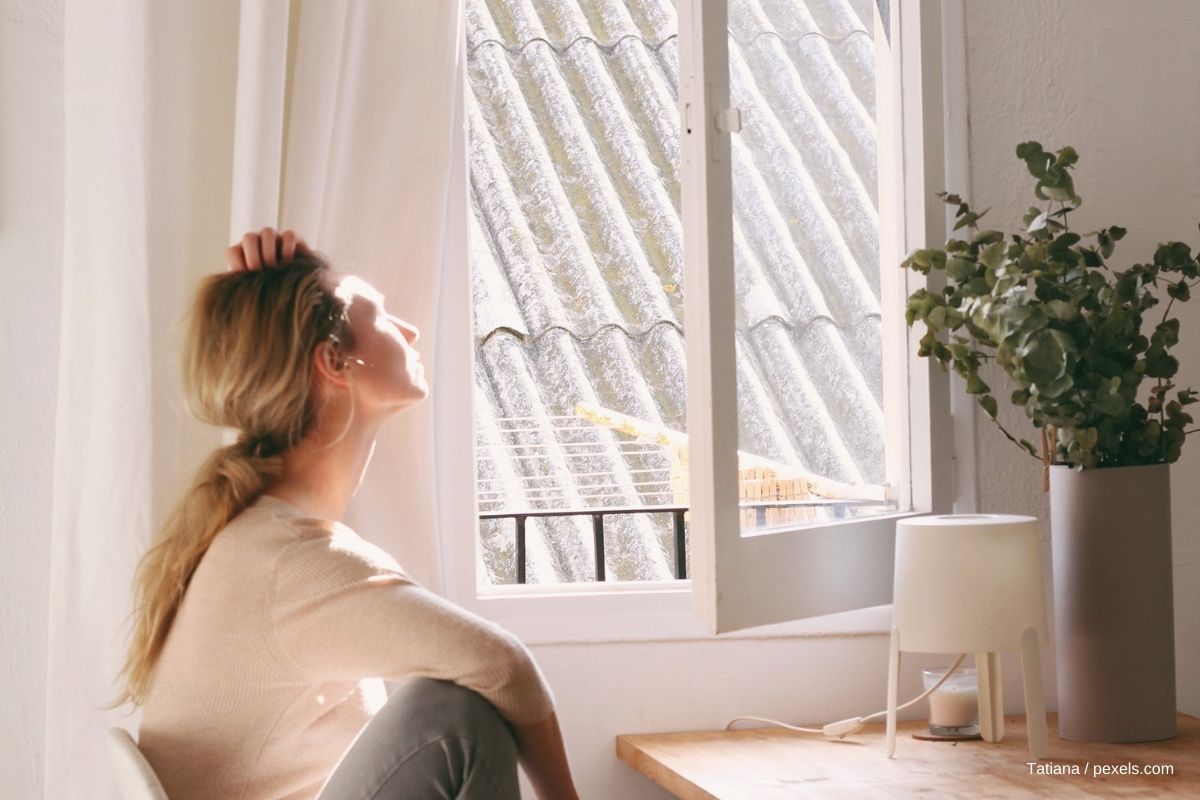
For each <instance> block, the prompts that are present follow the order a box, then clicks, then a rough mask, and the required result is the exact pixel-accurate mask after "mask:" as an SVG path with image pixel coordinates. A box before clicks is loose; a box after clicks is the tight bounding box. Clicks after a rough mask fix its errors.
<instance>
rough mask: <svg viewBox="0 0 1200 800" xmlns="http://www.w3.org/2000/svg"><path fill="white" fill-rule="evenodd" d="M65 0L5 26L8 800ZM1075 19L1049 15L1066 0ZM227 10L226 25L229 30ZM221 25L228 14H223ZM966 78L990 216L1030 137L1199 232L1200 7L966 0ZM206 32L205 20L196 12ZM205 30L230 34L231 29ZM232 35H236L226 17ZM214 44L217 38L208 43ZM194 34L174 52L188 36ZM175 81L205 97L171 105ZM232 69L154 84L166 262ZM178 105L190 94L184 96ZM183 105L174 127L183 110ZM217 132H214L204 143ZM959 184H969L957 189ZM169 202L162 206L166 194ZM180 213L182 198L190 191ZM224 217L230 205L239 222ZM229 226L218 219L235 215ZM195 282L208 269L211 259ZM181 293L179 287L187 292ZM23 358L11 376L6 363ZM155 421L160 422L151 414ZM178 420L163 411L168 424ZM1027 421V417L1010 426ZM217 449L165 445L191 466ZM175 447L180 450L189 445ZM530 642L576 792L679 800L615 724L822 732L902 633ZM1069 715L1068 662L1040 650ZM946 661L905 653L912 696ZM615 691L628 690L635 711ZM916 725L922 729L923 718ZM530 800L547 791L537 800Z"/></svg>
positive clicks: (1186, 652) (38, 700) (1181, 520)
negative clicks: (173, 174)
mask: <svg viewBox="0 0 1200 800" xmlns="http://www.w3.org/2000/svg"><path fill="white" fill-rule="evenodd" d="M61 8H62V0H45V2H41V3H33V2H24V3H22V2H10V3H7V4H5V6H4V10H3V13H2V14H0V59H3V60H2V61H0V81H3V84H2V86H0V92H2V94H0V120H2V125H3V127H2V129H0V148H2V149H0V153H2V158H3V161H2V162H0V174H2V175H3V176H4V177H3V187H2V190H0V191H2V194H0V203H2V205H0V264H3V270H4V272H3V277H4V278H5V280H6V283H7V285H9V286H15V287H16V295H17V299H16V301H15V302H11V303H9V304H8V312H7V313H6V314H4V315H2V316H0V333H2V335H0V364H3V365H4V366H5V370H4V372H3V376H4V377H3V381H0V419H2V420H4V424H3V437H4V438H3V452H4V454H5V455H6V456H7V458H5V459H4V460H3V461H2V462H0V464H3V466H0V480H2V482H0V486H3V492H2V493H0V519H3V520H4V526H3V528H2V529H0V534H2V535H3V541H2V544H3V548H4V558H0V642H3V643H4V650H5V654H4V659H3V661H2V662H0V663H3V668H4V672H3V674H2V675H0V678H2V679H3V680H4V685H5V686H8V687H19V691H6V692H5V693H3V694H2V695H0V720H3V733H2V734H0V736H2V737H3V739H2V741H0V796H2V797H5V798H9V797H11V798H33V797H38V796H40V795H41V794H42V786H43V777H44V776H43V768H42V753H43V751H44V734H43V729H44V713H45V704H44V689H45V679H44V664H45V657H46V639H45V622H46V587H47V583H48V578H47V576H48V563H47V560H48V555H49V547H48V544H49V542H48V538H47V537H48V532H49V528H50V489H51V479H52V470H53V465H52V463H51V459H50V456H51V453H52V452H53V422H54V402H53V401H54V397H55V389H56V366H55V365H56V361H57V337H58V328H57V315H58V308H59V302H60V276H61V272H60V263H61V246H60V237H61V224H62V219H61V216H62V195H61V181H62V152H61V147H62V117H61V108H62V94H61V91H62V39H61V31H62V28H61ZM1056 8H1057V9H1060V10H1057V11H1056V10H1054V9H1056ZM216 18H217V14H216V13H215V12H214V16H213V20H215V19H216ZM222 19H227V17H226V16H222ZM966 20H967V33H968V45H969V53H968V70H969V77H968V86H969V89H970V93H971V102H970V120H971V134H970V148H971V165H972V168H971V184H972V187H973V192H972V194H973V197H974V198H975V199H976V200H977V201H978V203H979V205H980V207H984V206H987V205H989V204H992V205H994V206H995V208H994V209H993V211H992V212H991V214H992V216H991V217H989V221H994V222H996V223H999V222H1000V221H1002V220H1015V219H1018V218H1019V215H1020V211H1021V210H1022V209H1023V208H1024V207H1025V205H1026V203H1025V202H1024V200H1021V201H1020V202H1018V201H1015V200H1013V198H1016V197H1020V198H1024V196H1025V192H1026V190H1027V184H1026V182H1025V179H1024V177H1023V176H1022V170H1023V166H1022V165H1021V164H1020V162H1018V161H1017V160H1016V158H1015V157H1014V156H1013V155H1012V152H1013V149H1014V148H1015V145H1016V144H1017V142H1019V141H1022V140H1025V139H1029V138H1037V139H1040V140H1041V141H1042V142H1043V144H1045V145H1046V146H1048V147H1055V146H1060V145H1062V144H1067V143H1070V144H1073V145H1075V146H1076V147H1077V148H1078V149H1079V151H1080V153H1081V155H1082V163H1081V165H1080V169H1079V171H1078V173H1077V175H1078V181H1077V182H1078V187H1079V191H1080V193H1081V194H1082V195H1083V197H1084V201H1085V203H1086V204H1087V205H1086V206H1085V209H1083V210H1082V211H1081V214H1080V216H1081V217H1082V219H1081V220H1080V222H1081V224H1085V225H1087V224H1093V225H1098V224H1110V223H1115V224H1121V225H1123V226H1125V227H1127V228H1128V229H1129V230H1130V235H1129V237H1128V238H1127V240H1126V241H1125V242H1123V243H1122V246H1121V248H1120V250H1119V251H1118V252H1119V253H1120V254H1128V255H1129V256H1130V257H1133V256H1137V257H1139V258H1144V257H1145V256H1146V255H1148V253H1149V248H1150V247H1152V246H1153V244H1154V243H1155V242H1157V241H1159V240H1166V239H1168V238H1182V239H1188V240H1191V241H1193V242H1198V241H1200V237H1198V236H1194V235H1193V234H1194V232H1195V230H1196V229H1195V224H1196V222H1197V221H1198V220H1200V188H1197V187H1200V149H1197V148H1196V147H1195V146H1194V144H1193V137H1194V131H1196V130H1198V129H1200V84H1198V83H1197V82H1196V81H1195V76H1196V75H1200V53H1198V52H1197V51H1196V50H1195V48H1194V47H1191V46H1190V45H1191V43H1192V42H1194V41H1196V40H1197V36H1198V35H1200V4H1195V5H1194V4H1189V3H1185V2H1182V1H1181V0H1180V1H1179V2H1174V1H1172V0H1161V1H1160V2H1157V3H1125V2H1121V1H1120V0H1103V2H1101V0H1072V1H1071V2H1059V3H1049V2H1045V1H1044V0H1023V1H1022V2H997V0H986V2H985V1H984V0H969V1H968V3H967V7H966ZM199 22H203V21H202V20H201V21H199ZM205 24H217V23H215V22H210V23H205ZM222 24H223V23H222ZM215 33H216V32H215V31H214V30H212V29H210V30H209V31H208V32H207V33H206V34H205V36H212V35H214V34H215ZM186 40H187V37H186V36H184V37H182V38H181V39H180V40H179V41H186ZM168 76H174V78H175V79H176V80H178V82H179V85H180V86H182V87H186V88H185V89H184V92H185V93H192V98H193V99H192V101H190V102H187V103H184V102H183V101H182V100H180V101H179V102H180V105H179V106H173V105H161V103H167V102H170V101H169V96H170V93H169V92H163V91H162V88H164V87H162V86H161V85H160V84H161V82H162V81H166V80H168ZM229 76H230V74H229V73H225V74H222V75H216V76H204V75H197V74H194V73H191V72H188V71H187V70H186V68H183V67H180V71H178V72H171V73H159V74H158V76H157V78H156V83H155V87H157V88H155V89H154V91H156V92H160V94H159V95H158V96H159V98H160V104H159V105H156V106H155V107H156V108H160V109H165V111H161V112H160V113H165V114H167V117H166V118H164V119H163V124H188V125H189V126H191V127H192V129H193V130H196V131H197V132H198V134H203V135H197V136H196V137H194V138H193V139H192V145H191V146H189V149H188V150H187V151H186V152H181V153H153V154H149V155H150V159H151V160H150V162H149V163H150V164H151V165H152V168H155V169H166V168H171V165H174V168H175V169H178V170H179V179H180V181H181V187H183V188H186V191H187V192H190V193H191V195H190V197H191V199H189V200H188V201H187V202H188V203H189V204H190V207H191V208H192V209H193V210H194V211H195V212H196V214H197V215H198V216H196V217H194V219H195V220H196V221H195V222H194V223H193V224H191V225H189V226H185V227H183V228H181V229H180V230H177V231H167V232H161V233H160V234H158V235H159V237H160V238H159V239H158V240H156V243H155V244H154V246H155V247H156V248H162V249H161V250H160V251H159V252H162V253H164V257H166V256H169V254H170V253H171V252H172V246H171V244H170V242H171V241H178V240H179V239H178V238H176V237H181V238H182V239H183V240H184V241H185V242H186V250H187V252H188V253H202V252H205V251H206V250H207V249H208V248H210V247H213V246H216V247H223V246H224V245H225V244H226V242H225V238H226V233H227V232H226V231H225V229H224V228H225V220H227V219H228V213H227V206H225V205H223V203H224V201H223V200H222V199H221V193H222V191H224V192H226V193H227V191H228V186H227V181H226V179H225V178H221V177H217V176H214V174H213V173H212V172H211V171H209V170H208V169H206V167H205V164H207V163H219V162H220V159H221V154H220V149H221V148H225V147H227V146H228V141H227V138H226V127H225V126H226V124H227V119H226V118H225V117H224V116H223V115H224V114H225V113H226V112H227V109H225V108H224V105H223V103H222V101H221V99H220V96H219V92H218V93H217V94H214V92H217V89H214V87H220V86H225V85H227V81H228V79H229ZM177 96H178V95H177ZM175 113H178V114H180V115H182V116H180V117H179V118H175V117H171V116H170V115H171V114H175ZM210 127H211V130H210ZM952 188H953V187H952ZM170 201H171V198H157V199H156V202H170ZM176 201H177V202H183V201H181V200H178V198H177V199H176ZM223 209H224V210H223ZM222 214H223V216H222ZM196 269H197V271H198V272H206V271H209V269H211V265H205V264H197V265H196ZM179 291H181V287H179V286H174V285H173V286H170V287H163V292H164V293H165V295H166V296H171V297H175V296H177V295H178V292H179ZM1180 316H1181V318H1182V321H1183V342H1182V344H1181V345H1180V348H1179V350H1180V355H1181V356H1182V359H1181V360H1182V362H1183V364H1184V369H1183V373H1182V375H1181V377H1182V378H1183V379H1184V380H1191V381H1193V382H1194V383H1196V384H1200V324H1198V323H1200V301H1198V302H1197V303H1196V304H1194V305H1193V307H1191V308H1188V307H1187V306H1185V307H1184V309H1183V312H1182V313H1181V315H1180ZM12 365H15V368H14V367H13V366H12ZM156 413H158V412H156ZM164 413H165V412H164ZM1013 419H1014V421H1017V420H1016V418H1015V417H1013ZM207 444H208V443H205V442H180V443H164V444H163V448H164V449H162V450H160V451H158V452H157V453H156V458H164V459H166V458H168V457H169V456H170V454H171V453H178V454H179V455H178V459H179V463H176V464H174V465H172V466H173V468H176V469H180V470H182V471H186V469H185V468H186V467H187V466H189V465H190V463H191V462H192V460H193V459H194V458H195V455H196V453H195V452H194V451H197V450H198V449H199V448H201V447H203V446H207ZM176 445H178V447H176ZM1010 448H1011V445H1008V444H1007V443H1006V442H1004V441H1003V440H1002V439H1001V438H1000V437H999V435H998V434H996V433H994V432H993V431H992V430H991V429H990V428H989V427H987V426H986V425H983V424H981V425H980V433H979V439H978V452H979V453H981V454H982V455H981V464H980V486H981V503H980V505H981V508H982V509H983V510H990V511H1012V512H1026V513H1034V514H1037V515H1038V516H1040V517H1043V518H1044V517H1045V516H1046V507H1045V501H1044V497H1043V496H1042V495H1041V494H1040V476H1039V473H1038V469H1037V465H1036V464H1035V463H1034V462H1032V461H1029V460H1023V459H1022V458H1021V457H1020V455H1019V454H1018V453H1017V452H1016V451H1015V450H1012V451H1011V452H1010ZM1198 473H1200V445H1197V444H1191V445H1189V447H1188V448H1185V456H1184V459H1183V460H1182V461H1181V462H1180V463H1179V465H1177V466H1176V467H1175V468H1174V489H1175V505H1174V508H1173V511H1174V514H1175V521H1176V524H1175V534H1176V564H1177V567H1176V598H1177V603H1176V606H1177V609H1176V626H1177V629H1178V631H1179V642H1178V653H1179V679H1180V684H1179V685H1180V703H1181V708H1182V709H1183V710H1185V711H1188V712H1190V713H1193V714H1197V713H1200V673H1198V671H1197V669H1196V667H1195V665H1196V664H1197V663H1200V637H1198V635H1197V634H1198V632H1197V628H1198V627H1200V626H1198V625H1197V621H1198V619H1197V613H1198V612H1197V609H1200V580H1197V578H1198V577H1200V576H1198V574H1197V573H1198V571H1200V539H1198V532H1200V524H1198V523H1200V498H1198V497H1197V493H1196V492H1194V491H1190V487H1192V486H1194V485H1196V481H1197V478H1200V474H1198ZM534 651H535V653H536V655H537V657H538V660H539V662H540V663H541V665H542V667H543V669H544V670H545V671H546V673H547V675H548V677H549V679H550V681H551V684H552V686H553V687H554V691H555V694H556V696H557V698H558V701H559V706H560V715H561V718H562V720H563V723H564V728H565V732H566V736H567V744H568V748H569V751H570V754H571V756H572V761H573V766H574V769H575V771H576V774H577V778H578V781H579V784H580V786H581V787H582V788H583V790H584V791H585V793H586V796H589V797H624V798H628V800H641V799H645V800H650V799H651V798H664V797H666V796H667V795H666V794H665V793H664V792H662V791H661V790H659V789H657V788H656V787H654V786H652V785H651V784H649V783H648V782H647V781H645V780H644V779H642V778H641V777H639V776H637V775H636V774H634V773H633V772H632V770H630V769H629V768H627V767H625V766H624V765H622V764H620V763H619V762H618V761H617V759H616V757H615V755H614V749H615V746H614V742H613V737H614V736H615V735H616V734H618V733H635V732H647V731H667V730H686V729H697V728H719V727H721V726H723V724H724V723H725V721H726V720H727V719H729V718H730V717H733V716H735V715H737V714H753V715H759V716H775V717H779V718H784V719H787V720H789V721H792V722H825V721H830V720H834V719H840V718H843V717H846V716H850V715H852V714H859V713H865V712H871V711H875V710H878V709H879V708H881V707H882V703H883V701H884V692H885V664H886V652H887V640H886V638H885V637H884V635H883V634H882V632H878V633H875V634H869V633H864V634H857V635H848V636H821V637H809V638H796V639H762V640H748V641H747V640H722V641H693V642H677V643H636V644H634V643H626V644H603V645H574V646H565V645H554V646H538V647H535V648H534ZM1045 656H1046V659H1047V663H1046V678H1047V681H1048V682H1049V683H1048V686H1049V688H1050V700H1051V702H1053V698H1054V694H1053V685H1052V682H1053V665H1052V663H1051V662H1050V660H1049V657H1050V654H1049V652H1046V653H1045ZM943 661H944V659H942V658H940V657H936V656H920V657H916V656H912V657H908V656H906V658H905V661H904V665H905V668H904V674H903V676H902V686H901V690H902V694H903V695H905V696H908V695H911V693H914V692H916V691H917V690H918V679H917V671H918V669H919V668H920V667H922V666H929V665H933V664H935V663H941V662H943ZM1004 672H1005V696H1006V701H1007V703H1006V705H1007V710H1008V711H1010V712H1017V711H1019V710H1020V702H1021V694H1020V685H1019V681H1018V677H1019V676H1018V672H1017V669H1016V662H1015V660H1014V659H1013V658H1011V657H1007V656H1006V659H1005V662H1004ZM612 698H620V700H619V702H616V701H614V700H613V699H612ZM914 711H915V712H916V713H915V714H912V715H910V716H913V717H916V716H920V715H921V714H922V713H923V712H922V711H921V710H920V709H915V710H914ZM529 796H531V795H529Z"/></svg>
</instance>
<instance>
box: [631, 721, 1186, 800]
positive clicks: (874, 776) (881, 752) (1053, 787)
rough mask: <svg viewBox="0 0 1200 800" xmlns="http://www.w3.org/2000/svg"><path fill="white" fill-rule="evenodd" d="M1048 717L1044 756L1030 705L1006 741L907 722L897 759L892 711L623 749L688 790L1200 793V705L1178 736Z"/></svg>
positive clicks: (721, 797) (679, 792)
mask: <svg viewBox="0 0 1200 800" xmlns="http://www.w3.org/2000/svg"><path fill="white" fill-rule="evenodd" d="M1048 722H1049V726H1050V757H1049V758H1046V759H1043V760H1041V761H1037V762H1033V763H1034V766H1032V767H1031V766H1030V761H1031V760H1032V758H1031V756H1030V755H1029V747H1028V742H1027V741H1026V738H1025V717H1024V716H1005V718H1004V739H1003V740H1002V741H1000V742H995V743H988V742H984V741H981V740H977V741H965V742H930V741H921V740H918V739H914V738H913V736H912V734H913V732H914V731H916V732H926V723H925V722H924V721H914V722H900V723H899V725H898V730H897V737H896V757H895V758H894V759H889V758H887V756H886V754H885V744H884V734H885V726H884V723H883V722H882V721H881V722H878V723H872V724H869V725H867V726H866V727H865V728H863V730H861V731H859V732H858V733H855V734H852V735H850V736H848V737H846V738H845V739H833V740H826V739H824V738H823V737H821V736H818V735H813V734H802V733H795V732H792V731H788V730H784V729H782V728H754V729H747V730H734V731H700V732H695V733H655V734H636V735H626V736H618V737H617V755H618V756H619V757H620V759H621V760H622V761H624V762H625V763H627V764H629V765H630V766H631V767H633V768H634V769H636V770H637V771H638V772H641V773H642V774H644V775H645V776H647V777H648V778H650V779H651V780H652V781H654V782H655V783H657V784H658V785H659V786H662V787H663V788H664V789H666V790H667V791H669V792H671V793H672V794H674V795H675V796H676V797H680V798H685V800H701V799H703V800H712V798H716V799H717V800H740V799H741V798H745V800H774V799H775V798H797V797H804V798H809V797H812V798H837V800H842V798H855V800H858V799H859V798H895V797H915V796H920V797H927V798H939V799H940V798H943V797H970V798H972V800H977V799H978V798H1001V797H1003V798H1013V797H1018V798H1024V797H1052V798H1079V797H1126V798H1130V797H1143V798H1150V797H1153V798H1160V797H1188V798H1198V797H1200V719H1197V718H1196V717H1192V716H1188V715H1186V714H1180V715H1179V735H1178V736H1177V737H1176V738H1174V739H1167V740H1164V741H1161V742H1139V743H1137V744H1085V743H1080V742H1068V741H1064V740H1063V739H1060V738H1058V715H1057V714H1049V715H1048ZM1151 772H1154V773H1159V774H1148V773H1151ZM1122 773H1124V774H1122Z"/></svg>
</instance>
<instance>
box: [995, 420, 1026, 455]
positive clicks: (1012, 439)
mask: <svg viewBox="0 0 1200 800" xmlns="http://www.w3.org/2000/svg"><path fill="white" fill-rule="evenodd" d="M992 422H994V423H996V427H997V428H999V429H1000V432H1001V433H1003V434H1004V436H1005V438H1006V439H1008V440H1009V441H1010V442H1012V443H1013V444H1015V445H1016V446H1017V449H1019V450H1020V451H1021V452H1022V453H1024V454H1025V455H1027V456H1030V457H1032V458H1034V459H1035V460H1036V459H1037V456H1035V455H1033V454H1032V453H1030V452H1029V451H1028V450H1026V449H1025V445H1023V444H1021V440H1020V439H1018V438H1017V437H1015V436H1013V435H1012V434H1011V433H1009V432H1008V429H1007V428H1005V427H1004V426H1003V425H1001V424H1000V420H998V419H996V418H995V417H992Z"/></svg>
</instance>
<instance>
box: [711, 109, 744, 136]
mask: <svg viewBox="0 0 1200 800" xmlns="http://www.w3.org/2000/svg"><path fill="white" fill-rule="evenodd" d="M716 123H717V130H719V131H721V132H722V133H739V132H740V131H741V130H742V111H741V109H739V108H727V109H725V110H724V111H718V112H717V114H716Z"/></svg>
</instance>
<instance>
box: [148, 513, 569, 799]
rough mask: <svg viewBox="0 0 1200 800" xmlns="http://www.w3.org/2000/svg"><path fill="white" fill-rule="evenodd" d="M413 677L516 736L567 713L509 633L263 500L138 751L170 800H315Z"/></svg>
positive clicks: (215, 584)
mask: <svg viewBox="0 0 1200 800" xmlns="http://www.w3.org/2000/svg"><path fill="white" fill-rule="evenodd" d="M414 676H428V677H433V678H441V679H444V680H450V681H454V682H455V683H457V684H460V685H462V686H466V687H468V688H470V689H473V690H475V691H477V692H479V693H480V694H481V695H483V696H484V697H486V698H487V699H488V700H490V701H491V702H492V704H493V705H495V706H496V708H497V709H498V710H499V711H500V713H501V714H502V715H503V716H504V717H505V718H507V719H508V720H510V721H511V722H515V723H528V722H538V721H541V720H543V719H546V718H547V717H549V716H550V714H551V712H552V711H553V710H554V700H553V696H552V695H551V692H550V689H549V687H548V686H547V684H546V681H545V679H544V677H543V676H542V673H541V672H540V671H539V669H538V668H537V666H536V665H535V663H534V661H533V659H532V657H531V656H530V654H529V651H528V650H527V649H526V648H525V646H524V645H523V644H522V643H521V642H520V641H519V640H518V639H517V638H516V637H515V636H513V635H512V634H511V633H509V632H507V631H505V630H504V629H503V628H501V627H499V626H497V625H496V624H494V623H492V622H490V621H488V620H485V619H483V618H482V617H479V616H476V615H474V614H471V613H470V612H468V611H466V610H464V609H462V608H459V607H458V606H455V605H453V604H451V603H449V602H447V601H446V600H444V599H442V598H441V597H439V596H437V595H435V594H433V593H432V592H430V591H428V590H427V589H425V588H423V587H422V586H421V585H420V584H418V583H416V582H414V581H413V580H412V578H410V577H409V576H408V575H406V574H405V573H404V571H403V570H402V569H401V568H400V566H399V565H398V564H397V563H396V561H395V560H394V559H393V558H392V557H391V556H389V555H388V554H387V553H386V552H384V551H383V550H381V549H380V548H378V547H376V546H374V545H372V544H370V543H369V542H367V541H365V540H364V539H362V538H361V537H359V536H358V535H357V534H356V533H355V532H354V531H353V530H351V529H350V528H348V527H346V526H345V525H342V524H341V523H337V522H331V521H328V520H320V519H315V518H311V517H306V516H305V515H304V514H303V512H301V511H300V510H299V509H297V508H295V507H294V506H291V505H289V504H288V503H285V502H284V501H282V500H279V499H277V498H274V497H270V496H267V495H263V496H261V497H260V498H259V499H258V500H257V501H256V502H255V503H254V504H253V505H252V506H250V507H249V508H247V509H246V510H245V511H243V512H242V513H241V514H239V515H238V516H237V517H236V518H235V519H234V520H232V521H231V522H230V523H229V525H227V526H226V527H225V528H224V529H223V530H222V531H221V532H220V533H218V534H217V536H216V538H215V539H214V540H213V543H212V545H211V546H210V547H209V549H208V552H207V553H205V555H204V558H203V559H202V560H201V561H200V564H199V565H198V566H197V568H196V571H195V573H194V574H193V576H192V580H191V582H190V584H189V585H188V588H187V591H186V592H185V593H184V597H183V601H182V603H181V604H180V607H179V610H178V613H177V615H176V618H175V621H174V624H173V625H172V627H171V631H170V633H169V634H168V637H167V641H166V644H165V646H164V649H163V652H162V656H161V659H160V661H159V663H158V665H157V667H156V669H155V673H154V677H153V681H152V684H151V687H150V691H149V694H148V696H147V700H146V704H145V705H144V706H143V709H142V722H141V729H140V732H139V736H138V745H139V747H140V748H141V750H142V752H143V753H145V755H146V758H147V760H148V761H149V762H150V764H151V766H152V767H153V768H154V770H155V772H156V773H157V774H158V776H159V779H160V780H161V781H162V783H163V788H164V789H166V793H167V796H168V797H170V798H171V800H199V799H200V798H205V799H206V800H213V799H216V798H220V800H285V798H286V800H303V799H307V798H314V797H316V796H317V794H318V792H319V791H320V789H321V787H322V785H323V784H324V783H325V780H326V778H328V777H329V775H330V773H331V772H332V771H333V769H334V767H335V766H336V765H337V762H338V761H339V760H340V758H341V756H342V754H343V753H344V752H345V750H346V748H347V747H349V746H350V744H351V742H352V741H353V740H354V737H355V736H356V735H357V734H358V732H359V731H360V730H361V729H362V727H363V726H364V725H366V723H367V722H368V721H370V719H371V717H372V716H373V715H374V714H375V713H376V712H377V711H378V710H379V708H380V707H381V706H382V705H383V703H384V702H386V700H387V694H386V690H385V687H384V683H383V681H384V680H388V681H399V680H404V679H406V678H409V677H414Z"/></svg>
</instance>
